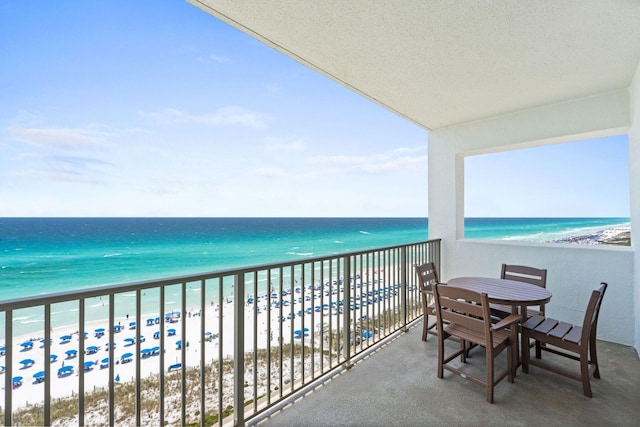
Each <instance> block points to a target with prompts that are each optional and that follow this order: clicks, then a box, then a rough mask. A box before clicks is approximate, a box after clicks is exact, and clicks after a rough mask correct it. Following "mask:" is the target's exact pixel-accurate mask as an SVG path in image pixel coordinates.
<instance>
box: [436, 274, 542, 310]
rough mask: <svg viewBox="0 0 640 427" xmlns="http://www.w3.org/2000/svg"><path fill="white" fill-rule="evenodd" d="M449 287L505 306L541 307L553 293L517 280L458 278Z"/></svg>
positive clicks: (450, 281) (452, 280)
mask: <svg viewBox="0 0 640 427" xmlns="http://www.w3.org/2000/svg"><path fill="white" fill-rule="evenodd" d="M447 283H448V285H449V286H455V287H456V288H464V289H468V290H471V291H475V292H480V293H486V294H487V296H488V297H489V301H490V302H492V303H496V304H505V305H519V306H528V305H540V304H545V303H548V302H549V301H550V300H551V292H550V291H549V290H547V289H546V288H542V287H540V286H536V285H532V284H530V283H525V282H518V281H515V280H507V279H498V278H492V277H456V278H454V279H451V280H449V281H448V282H447Z"/></svg>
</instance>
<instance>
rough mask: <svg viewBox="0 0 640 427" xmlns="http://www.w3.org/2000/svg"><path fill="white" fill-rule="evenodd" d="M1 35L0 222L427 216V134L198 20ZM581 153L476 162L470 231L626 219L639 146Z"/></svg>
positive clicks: (122, 13) (150, 16)
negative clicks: (632, 150)
mask: <svg viewBox="0 0 640 427" xmlns="http://www.w3.org/2000/svg"><path fill="white" fill-rule="evenodd" d="M0 22H1V23H2V25H0V58H2V59H1V61H2V67H0V93H1V94H2V95H1V96H0V150H1V152H2V155H0V200H1V201H0V216H423V217H424V216H427V197H426V191H427V132H426V130H424V129H422V128H420V127H418V126H416V125H414V124H412V123H410V122H408V121H406V120H404V119H402V118H400V117H397V116H396V115H394V114H393V113H391V112H389V111H387V110H385V109H383V108H381V107H379V106H377V105H375V104H373V103H371V102H369V101H367V100H365V99H363V98H361V97H359V96H358V95H356V94H354V93H352V92H350V91H349V90H347V89H345V88H343V87H342V86H340V85H338V84H337V83H335V82H333V81H330V80H329V79H327V78H325V77H323V76H321V75H319V74H317V73H316V72H314V71H311V70H309V69H307V68H305V67H304V66H302V65H300V64H298V63H296V62H295V61H293V60H291V59H289V58H288V57H286V56H284V55H281V54H279V53H278V52H276V51H274V50H273V49H271V48H269V47H267V46H264V45H262V44H261V43H259V42H257V41H255V40H253V39H252V38H250V37H249V36H247V35H245V34H243V33H241V32H239V31H237V30H235V29H233V28H231V27H229V26H227V25H226V24H224V23H222V22H220V21H218V20H216V19H215V18H213V17H212V16H210V15H208V14H206V13H204V12H202V11H201V10H199V9H197V8H195V7H193V6H191V5H189V4H188V3H186V2H182V1H149V0H147V1H135V2H132V1H123V0H120V1H109V2H77V1H56V2H37V3H36V2H23V1H17V0H14V1H3V2H2V3H1V4H0ZM571 145H572V144H566V145H563V146H562V147H561V146H553V147H544V149H551V150H554V149H555V150H556V151H557V153H555V154H554V153H552V156H551V157H548V156H549V153H548V152H547V153H546V156H547V157H545V159H544V160H540V161H539V162H538V161H532V156H538V154H535V153H534V154H531V153H530V154H529V157H528V158H523V157H522V156H523V154H522V153H520V154H514V153H500V154H495V155H490V156H477V157H474V158H470V159H468V160H467V171H466V177H467V185H466V208H465V209H466V210H465V212H466V214H467V215H468V216H521V215H522V214H521V213H520V212H526V213H527V215H529V216H628V211H629V202H628V166H627V157H626V156H627V153H626V149H627V148H626V139H625V138H624V137H623V138H617V139H615V138H614V139H613V140H607V141H606V144H603V143H602V141H601V142H600V144H595V145H594V147H593V149H592V148H591V147H590V148H589V150H581V153H582V154H581V155H583V154H584V155H586V154H588V153H587V151H588V152H593V153H595V156H596V157H595V159H596V160H597V162H596V164H595V165H592V164H591V163H589V162H590V160H588V159H587V160H584V159H580V160H576V159H575V157H572V156H573V154H572V151H575V150H571V149H570V148H571V147H570V146H571ZM604 145H606V146H607V149H606V150H602V147H603V146H604ZM558 147H560V148H558ZM540 153H542V154H540V156H543V155H545V153H544V152H540ZM556 155H557V156H558V157H554V156H556ZM603 156H604V157H603ZM550 158H551V159H552V160H549V159H550ZM496 162H497V163H496ZM518 162H523V164H524V165H526V166H527V167H524V166H519V165H518ZM605 163H606V165H607V166H606V167H603V166H602V165H603V164H605ZM496 164H499V165H500V166H496ZM536 165H537V168H538V169H535V168H534V169H532V170H529V168H528V166H536ZM543 167H544V169H545V173H544V174H540V173H539V172H540V168H543ZM498 171H499V172H500V173H501V174H502V175H500V174H499V173H498ZM527 171H528V172H527ZM525 172H527V173H529V174H530V175H525V176H524V177H522V176H523V175H522V174H523V173H525ZM514 174H518V176H519V177H522V178H519V179H514V178H513V176H514ZM505 176H506V177H507V178H506V179H505ZM555 176H562V177H563V178H562V180H563V181H562V183H563V185H568V186H569V187H568V188H567V187H562V186H558V185H552V186H549V185H548V182H545V181H549V180H550V181H551V182H553V183H557V182H558V179H560V178H558V179H552V178H551V177H555ZM567 177H569V178H567ZM516 182H521V183H524V184H526V185H528V186H529V187H528V188H529V189H528V191H527V192H526V193H527V198H524V199H523V200H522V201H520V202H518V203H514V201H513V200H511V199H509V201H508V202H505V201H504V199H502V200H497V199H496V196H495V195H496V193H499V192H501V191H508V190H510V187H508V186H507V185H506V184H515V183H516ZM601 189H602V191H601ZM595 191H597V193H596V194H597V195H598V196H602V197H605V196H606V198H607V200H605V202H606V203H603V201H602V199H594V192H595ZM418 194H424V195H425V197H418V196H416V195H418ZM568 194H570V195H571V197H568V196H567V195H568ZM530 196H534V197H533V198H531V197H530ZM533 201H535V204H533ZM540 201H542V203H540ZM605 204H606V208H602V207H601V206H602V205H605ZM514 206H515V207H514ZM525 206H526V207H527V209H524V207H525ZM541 206H543V207H541ZM532 207H534V208H535V209H534V210H531V208H532ZM532 212H533V213H532Z"/></svg>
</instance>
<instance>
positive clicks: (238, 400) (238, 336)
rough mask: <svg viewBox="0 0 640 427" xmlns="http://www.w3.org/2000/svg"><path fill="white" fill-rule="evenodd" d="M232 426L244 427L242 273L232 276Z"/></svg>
mask: <svg viewBox="0 0 640 427" xmlns="http://www.w3.org/2000/svg"><path fill="white" fill-rule="evenodd" d="M234 277H235V280H234V288H233V289H234V291H233V305H234V310H233V316H234V337H233V340H234V341H233V372H234V375H233V383H234V384H233V391H234V396H233V406H234V408H233V414H234V416H233V419H234V420H233V425H234V426H238V427H242V426H244V273H236V275H235V276H234Z"/></svg>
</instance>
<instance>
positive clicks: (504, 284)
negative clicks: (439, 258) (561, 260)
mask: <svg viewBox="0 0 640 427" xmlns="http://www.w3.org/2000/svg"><path fill="white" fill-rule="evenodd" d="M447 283H448V285H449V286H455V287H456V288H464V289H468V290H470V291H474V292H480V293H485V294H487V297H488V299H489V302H490V303H493V304H501V305H509V306H511V312H512V313H514V314H520V316H522V320H521V324H522V323H524V322H525V321H526V320H527V307H528V306H535V305H540V304H546V303H548V302H549V301H550V300H551V292H550V291H549V290H548V289H546V288H543V287H540V286H536V285H532V284H530V283H525V282H518V281H516V280H508V279H498V278H493V277H456V278H453V279H450V280H449V281H448V282H447ZM520 341H521V342H520V347H521V350H520V351H522V353H524V352H525V351H529V343H525V342H523V341H522V340H520ZM514 353H515V354H514V358H515V362H516V364H515V365H514V366H516V367H517V366H519V363H520V352H519V351H518V349H517V348H516V351H515V352H514Z"/></svg>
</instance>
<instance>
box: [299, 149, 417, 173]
mask: <svg viewBox="0 0 640 427" xmlns="http://www.w3.org/2000/svg"><path fill="white" fill-rule="evenodd" d="M422 152H424V153H423V154H421V153H422ZM407 154H415V155H414V156H408V155H407ZM308 160H309V161H310V162H312V163H317V164H321V165H323V166H325V167H327V168H330V169H333V170H334V171H335V170H336V169H337V170H341V171H343V172H365V173H372V174H375V173H389V172H406V171H411V170H418V169H420V168H426V166H427V155H426V149H425V148H413V147H402V148H398V149H395V150H392V151H389V152H386V153H381V154H375V155H369V156H347V155H338V156H316V157H311V158H309V159H308Z"/></svg>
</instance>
